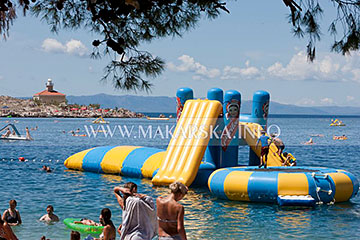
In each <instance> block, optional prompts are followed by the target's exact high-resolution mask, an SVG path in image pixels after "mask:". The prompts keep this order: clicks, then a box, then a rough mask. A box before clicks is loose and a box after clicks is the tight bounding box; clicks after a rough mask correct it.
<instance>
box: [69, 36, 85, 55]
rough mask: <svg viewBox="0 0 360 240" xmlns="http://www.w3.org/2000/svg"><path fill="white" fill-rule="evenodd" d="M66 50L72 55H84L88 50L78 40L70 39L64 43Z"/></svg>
mask: <svg viewBox="0 0 360 240" xmlns="http://www.w3.org/2000/svg"><path fill="white" fill-rule="evenodd" d="M65 46H66V52H67V53H69V54H72V55H78V56H80V57H82V56H84V55H85V54H86V53H87V52H88V50H87V48H86V47H85V45H84V44H82V42H80V41H79V40H74V39H71V40H70V41H69V42H67V43H66V45H65Z"/></svg>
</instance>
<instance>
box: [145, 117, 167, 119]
mask: <svg viewBox="0 0 360 240" xmlns="http://www.w3.org/2000/svg"><path fill="white" fill-rule="evenodd" d="M146 119H147V120H170V118H168V117H146Z"/></svg>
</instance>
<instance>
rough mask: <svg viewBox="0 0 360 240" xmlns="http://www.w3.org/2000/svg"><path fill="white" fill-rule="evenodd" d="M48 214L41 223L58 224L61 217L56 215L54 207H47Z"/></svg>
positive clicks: (42, 218) (41, 219)
mask: <svg viewBox="0 0 360 240" xmlns="http://www.w3.org/2000/svg"><path fill="white" fill-rule="evenodd" d="M46 212H47V214H45V215H44V216H42V217H41V218H40V219H39V221H44V222H46V223H52V222H58V221H59V217H58V216H56V215H55V214H54V207H53V206H52V205H49V206H47V208H46Z"/></svg>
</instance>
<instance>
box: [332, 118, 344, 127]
mask: <svg viewBox="0 0 360 240" xmlns="http://www.w3.org/2000/svg"><path fill="white" fill-rule="evenodd" d="M330 126H335V127H342V126H345V123H343V122H342V121H340V120H339V119H335V120H333V121H331V123H330Z"/></svg>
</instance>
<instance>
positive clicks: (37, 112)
mask: <svg viewBox="0 0 360 240" xmlns="http://www.w3.org/2000/svg"><path fill="white" fill-rule="evenodd" d="M9 116H11V117H21V118H27V117H30V118H95V117H100V116H102V117H104V118H143V117H146V116H145V115H144V114H142V113H136V112H132V111H130V110H128V109H125V108H117V109H101V108H98V107H92V106H74V105H67V106H58V105H54V104H45V103H39V102H35V101H34V100H32V99H19V98H14V97H10V96H0V117H9Z"/></svg>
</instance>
